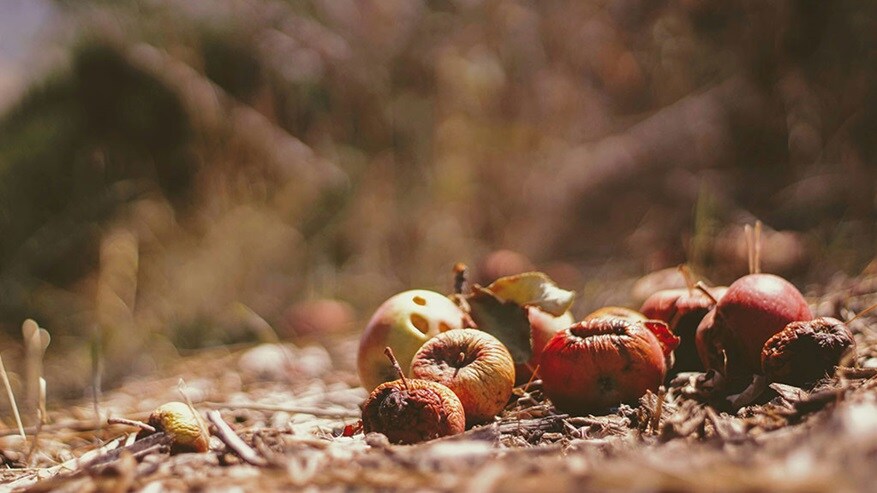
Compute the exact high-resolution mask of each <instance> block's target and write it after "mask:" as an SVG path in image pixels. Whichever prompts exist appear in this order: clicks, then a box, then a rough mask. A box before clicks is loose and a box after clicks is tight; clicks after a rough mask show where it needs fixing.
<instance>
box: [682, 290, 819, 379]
mask: <svg viewBox="0 0 877 493" xmlns="http://www.w3.org/2000/svg"><path fill="white" fill-rule="evenodd" d="M811 318H813V316H812V315H811V313H810V308H809V307H808V306H807V301H806V300H804V297H803V296H802V295H801V292H800V291H798V289H797V288H795V286H793V285H792V284H791V283H790V282H789V281H786V280H785V279H783V278H781V277H778V276H775V275H772V274H749V275H747V276H743V277H741V278H740V279H738V280H736V281H734V283H733V284H731V285H730V286H729V287H728V291H727V292H726V293H725V295H724V296H723V297H722V299H721V300H719V303H718V304H717V305H716V307H715V308H714V309H713V310H712V311H711V313H710V314H707V316H705V317H704V319H703V320H702V321H701V323H700V325H699V326H698V328H697V335H696V341H697V350H698V354H699V355H700V357H701V360H702V363H703V365H704V367H705V368H706V369H712V370H716V371H718V372H719V373H721V374H723V375H725V376H726V377H729V384H730V386H731V389H729V390H734V387H739V385H742V384H746V383H748V382H749V381H751V378H752V376H753V375H755V374H759V373H761V350H762V348H763V347H764V343H765V342H766V341H767V340H768V339H770V338H771V337H772V336H773V335H774V334H776V333H777V332H779V331H781V330H782V329H783V328H784V327H785V326H786V325H788V324H789V323H791V322H796V321H806V320H810V319H811Z"/></svg>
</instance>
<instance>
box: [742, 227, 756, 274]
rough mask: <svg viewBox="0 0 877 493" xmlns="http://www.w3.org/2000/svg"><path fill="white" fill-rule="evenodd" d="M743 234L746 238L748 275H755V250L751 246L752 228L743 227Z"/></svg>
mask: <svg viewBox="0 0 877 493" xmlns="http://www.w3.org/2000/svg"><path fill="white" fill-rule="evenodd" d="M743 234H744V235H745V236H746V258H747V259H748V260H749V273H750V274H755V248H754V245H753V244H752V226H750V225H748V224H747V225H746V226H743Z"/></svg>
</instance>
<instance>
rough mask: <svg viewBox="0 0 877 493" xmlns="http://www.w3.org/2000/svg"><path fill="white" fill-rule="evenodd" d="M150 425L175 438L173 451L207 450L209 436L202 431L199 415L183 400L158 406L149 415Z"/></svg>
mask: <svg viewBox="0 0 877 493" xmlns="http://www.w3.org/2000/svg"><path fill="white" fill-rule="evenodd" d="M149 425H150V426H152V427H154V428H155V429H156V430H158V431H163V432H165V433H167V434H168V435H169V436H170V437H171V438H172V439H173V444H172V445H171V452H174V453H176V452H206V451H207V448H208V438H207V437H206V436H205V435H204V433H203V432H202V431H201V426H200V420H199V418H198V416H196V415H195V414H194V413H193V412H192V410H191V409H190V408H189V406H187V405H186V404H184V403H182V402H168V403H167V404H162V405H161V406H159V407H158V408H156V409H155V411H152V414H150V415H149Z"/></svg>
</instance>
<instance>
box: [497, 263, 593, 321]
mask: <svg viewBox="0 0 877 493" xmlns="http://www.w3.org/2000/svg"><path fill="white" fill-rule="evenodd" d="M487 289H489V290H490V291H491V292H492V293H493V294H494V295H495V296H496V297H497V298H498V299H500V300H501V301H511V302H514V303H517V304H518V305H520V306H535V307H537V308H539V309H541V310H542V311H545V312H548V313H550V314H552V315H554V316H555V317H559V316H560V315H563V314H564V313H565V312H566V311H567V310H569V307H570V306H572V303H573V300H574V299H575V297H576V293H575V291H567V290H565V289H561V288H559V287H557V284H555V282H554V281H552V280H551V278H550V277H548V276H547V275H545V274H543V273H542V272H525V273H523V274H516V275H514V276H508V277H500V278H499V279H497V280H496V281H494V282H493V284H491V285H490V286H487Z"/></svg>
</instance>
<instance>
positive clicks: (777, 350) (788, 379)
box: [761, 317, 856, 386]
mask: <svg viewBox="0 0 877 493" xmlns="http://www.w3.org/2000/svg"><path fill="white" fill-rule="evenodd" d="M855 351H856V342H855V340H854V339H853V334H852V332H850V329H849V328H847V326H846V324H844V323H843V322H841V321H840V320H838V319H836V318H831V317H819V318H816V319H813V320H809V321H804V322H792V323H790V324H788V325H786V327H785V328H784V329H783V330H781V331H780V332H778V333H777V334H775V335H774V336H773V337H771V338H770V339H768V340H767V342H765V343H764V347H763V349H762V351H761V366H762V370H763V371H764V374H765V376H767V378H768V379H769V380H770V381H772V382H780V383H785V384H789V385H797V386H802V385H805V384H808V383H813V382H815V381H817V380H819V379H820V378H823V377H824V376H826V375H828V374H830V373H832V372H833V370H834V368H835V367H836V366H838V365H840V364H841V361H842V360H843V359H844V358H848V357H851V356H854V355H855Z"/></svg>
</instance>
